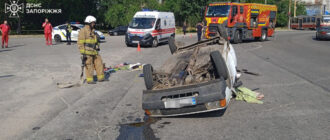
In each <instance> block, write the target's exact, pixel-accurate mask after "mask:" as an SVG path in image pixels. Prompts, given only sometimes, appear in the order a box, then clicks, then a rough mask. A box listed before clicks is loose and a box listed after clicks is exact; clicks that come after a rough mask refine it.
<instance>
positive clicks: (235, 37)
mask: <svg viewBox="0 0 330 140" xmlns="http://www.w3.org/2000/svg"><path fill="white" fill-rule="evenodd" d="M240 42H241V35H240V32H239V30H236V31H235V34H234V42H233V43H234V44H238V43H240Z"/></svg>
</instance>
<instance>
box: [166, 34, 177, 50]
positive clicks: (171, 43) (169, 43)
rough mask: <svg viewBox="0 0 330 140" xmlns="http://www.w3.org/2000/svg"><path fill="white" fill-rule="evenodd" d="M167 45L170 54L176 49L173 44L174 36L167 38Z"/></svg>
mask: <svg viewBox="0 0 330 140" xmlns="http://www.w3.org/2000/svg"><path fill="white" fill-rule="evenodd" d="M168 46H169V47H170V51H171V54H174V53H175V52H176V50H177V48H178V47H177V46H176V45H175V39H174V37H170V38H169V39H168Z"/></svg>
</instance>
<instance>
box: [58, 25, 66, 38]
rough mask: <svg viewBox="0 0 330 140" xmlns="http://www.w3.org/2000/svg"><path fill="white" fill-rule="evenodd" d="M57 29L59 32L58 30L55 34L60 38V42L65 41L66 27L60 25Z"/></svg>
mask: <svg viewBox="0 0 330 140" xmlns="http://www.w3.org/2000/svg"><path fill="white" fill-rule="evenodd" d="M58 29H60V30H59V33H57V34H59V35H60V36H61V40H62V41H63V40H66V31H65V29H66V25H61V26H59V27H58Z"/></svg>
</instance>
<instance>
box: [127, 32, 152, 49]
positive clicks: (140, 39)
mask: <svg viewBox="0 0 330 140" xmlns="http://www.w3.org/2000/svg"><path fill="white" fill-rule="evenodd" d="M153 40H154V37H152V36H151V35H150V34H149V35H145V36H138V35H128V34H126V35H125V42H126V44H127V45H137V44H138V43H140V45H143V46H150V45H152V42H153Z"/></svg>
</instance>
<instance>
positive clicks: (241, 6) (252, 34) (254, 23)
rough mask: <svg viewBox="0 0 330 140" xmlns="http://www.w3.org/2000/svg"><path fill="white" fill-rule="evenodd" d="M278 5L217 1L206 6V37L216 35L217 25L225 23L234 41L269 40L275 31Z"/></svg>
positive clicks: (230, 37) (229, 36) (229, 35)
mask: <svg viewBox="0 0 330 140" xmlns="http://www.w3.org/2000/svg"><path fill="white" fill-rule="evenodd" d="M276 13H277V7H276V6H275V5H265V4H257V3H235V2H216V3H211V4H209V5H208V6H207V7H206V8H205V12H204V14H205V15H204V17H205V18H204V25H206V26H207V28H206V30H205V36H206V38H210V37H213V36H216V33H217V26H218V25H219V24H222V25H224V26H225V27H226V28H227V31H228V39H229V40H230V41H232V42H233V43H240V42H242V41H243V40H251V39H255V40H260V41H264V40H267V38H268V37H271V36H272V35H273V34H274V31H275V23H276Z"/></svg>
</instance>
